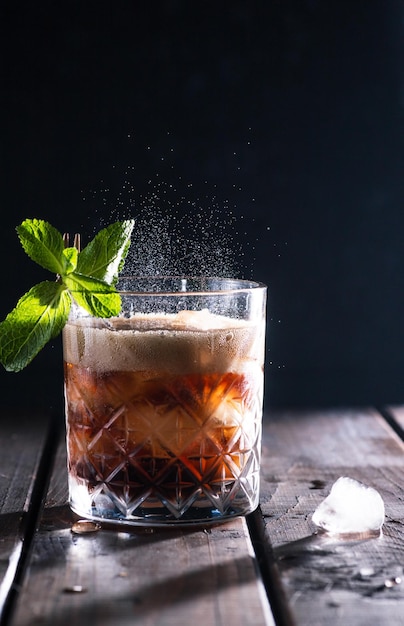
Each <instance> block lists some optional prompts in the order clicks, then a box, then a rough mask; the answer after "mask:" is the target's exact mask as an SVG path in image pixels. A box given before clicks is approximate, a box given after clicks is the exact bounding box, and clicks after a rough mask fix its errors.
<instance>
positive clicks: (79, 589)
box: [63, 585, 87, 593]
mask: <svg viewBox="0 0 404 626" xmlns="http://www.w3.org/2000/svg"><path fill="white" fill-rule="evenodd" d="M86 591H87V589H86V588H85V587H83V586H82V585H72V586H71V587H65V588H64V589H63V593H85V592H86Z"/></svg>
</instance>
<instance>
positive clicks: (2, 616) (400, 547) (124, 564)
mask: <svg viewBox="0 0 404 626" xmlns="http://www.w3.org/2000/svg"><path fill="white" fill-rule="evenodd" d="M403 429H404V408H402V407H385V408H383V409H382V410H379V411H377V410H375V409H339V410H332V409H325V410H315V411H309V410H307V411H304V412H302V411H287V410H285V411H276V412H275V411H272V412H271V411H270V412H269V413H268V414H267V415H266V416H265V418H264V437H263V461H262V472H261V475H262V487H261V504H260V507H259V509H258V510H257V511H256V512H255V513H253V514H252V515H250V516H248V518H247V519H244V518H236V519H234V520H232V521H229V522H226V523H223V524H216V525H214V526H206V527H204V528H203V527H195V528H188V529H185V528H184V529H182V530H180V529H167V530H161V529H141V528H137V529H136V528H135V529H133V530H128V529H126V528H125V529H124V530H123V529H122V528H118V529H117V528H113V527H105V528H102V529H101V530H99V531H97V532H95V533H91V534H77V533H75V532H73V531H72V527H73V524H74V523H75V522H76V521H77V517H76V516H75V515H74V514H73V513H71V512H70V510H69V507H68V506H67V504H66V501H67V481H66V469H65V467H66V466H65V463H66V461H65V451H64V442H63V435H64V433H63V425H62V424H61V420H60V418H59V419H58V418H55V417H51V418H50V419H47V418H45V417H44V416H40V415H35V416H31V415H26V414H25V415H24V414H21V415H16V414H11V413H10V414H4V415H3V416H2V419H1V421H0V445H1V457H0V506H1V512H0V581H1V583H0V626H6V625H7V626H25V625H27V626H28V625H29V626H33V625H35V624H41V625H46V626H51V625H52V626H65V625H68V624H69V626H72V625H73V624H74V626H84V625H86V626H88V624H92V625H95V626H107V625H108V626H121V625H123V626H125V625H129V624H142V625H146V626H148V625H152V626H154V625H161V626H171V625H173V626H174V625H175V626H177V625H181V624H189V623H193V622H194V623H196V620H198V622H200V623H204V624H207V625H208V626H210V625H212V626H217V625H220V626H229V625H231V626H237V625H240V626H245V625H251V626H261V625H273V624H276V625H277V626H291V625H296V626H317V625H318V626H324V625H327V626H333V625H344V626H362V625H366V626H372V625H375V626H382V625H383V626H384V625H386V626H395V625H404V573H403V567H404V542H403V524H404V444H403V442H402V440H403V432H404V431H403ZM340 476H349V477H351V478H355V479H357V480H360V481H361V482H363V483H365V484H366V485H369V486H372V487H374V488H375V489H377V490H378V491H379V493H380V494H381V496H382V498H383V500H384V503H385V510H386V518H385V523H384V526H383V531H382V533H381V535H380V536H378V537H371V538H361V539H358V538H341V537H339V538H338V537H332V536H327V535H326V534H324V533H321V532H317V529H316V527H315V525H314V524H313V522H312V519H311V518H312V514H313V512H314V510H315V509H316V507H317V505H318V504H319V503H320V502H321V501H322V500H323V499H324V498H325V497H326V496H327V495H328V493H329V491H330V488H331V486H332V484H333V483H334V482H335V480H337V479H338V478H339V477H340Z"/></svg>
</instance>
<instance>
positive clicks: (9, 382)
mask: <svg viewBox="0 0 404 626" xmlns="http://www.w3.org/2000/svg"><path fill="white" fill-rule="evenodd" d="M0 10H1V46H2V51H1V59H2V60H1V72H2V74H1V142H2V168H1V207H2V208H1V225H2V226H1V230H0V245H1V254H2V257H1V258H2V272H1V284H2V297H1V300H0V302H1V304H0V313H1V317H4V316H5V315H6V313H7V312H8V311H9V310H10V309H11V308H12V307H13V306H14V304H15V301H16V299H17V298H18V297H19V296H20V295H22V293H23V292H24V291H25V290H26V289H28V288H29V287H30V286H31V284H33V283H34V282H39V280H43V279H45V278H46V277H47V276H45V275H44V273H43V272H42V270H41V269H40V268H39V267H36V266H34V264H33V263H32V262H31V261H30V260H29V259H28V258H27V257H26V256H25V254H24V253H23V251H22V250H21V249H20V246H19V243H18V240H17V237H16V235H15V231H14V227H15V226H16V225H17V224H18V223H20V222H21V221H22V220H23V219H24V218H26V217H39V218H43V219H47V220H49V221H51V222H52V223H53V224H54V225H55V226H56V227H57V228H59V229H60V230H61V231H68V232H75V231H77V230H81V232H82V233H83V235H84V236H86V234H87V232H89V233H91V231H92V230H93V228H94V227H95V228H97V227H98V226H99V223H101V222H102V221H103V220H105V221H106V222H108V221H110V220H109V218H110V216H111V210H112V214H113V209H114V208H115V207H116V202H115V200H116V198H121V199H122V202H123V204H122V205H119V206H120V207H121V208H122V209H123V210H125V208H126V207H127V206H128V201H129V200H128V199H129V196H127V195H126V192H125V193H123V194H122V193H121V192H122V187H123V185H124V184H125V181H126V180H127V178H128V174H127V171H128V167H129V168H130V183H131V185H133V186H134V188H135V190H136V191H135V195H136V194H138V195H139V194H140V195H141V194H142V193H143V191H144V190H145V189H147V181H148V179H149V178H150V177H151V176H152V177H154V180H155V179H156V178H155V177H156V173H157V174H158V173H159V172H161V175H162V176H168V175H169V174H170V175H172V176H173V177H174V179H175V182H176V184H177V187H178V186H180V185H181V184H182V183H184V193H185V190H186V193H187V194H188V198H189V197H190V194H195V197H196V198H204V199H206V197H207V195H209V194H211V193H213V191H212V190H214V193H215V194H217V198H218V200H217V202H218V204H219V206H220V204H221V203H222V202H223V210H224V212H225V213H226V212H228V210H229V207H231V210H232V211H233V214H234V216H235V218H236V219H237V224H238V225H239V226H240V227H238V226H237V229H238V230H239V232H240V235H239V237H241V239H242V245H243V246H244V250H245V256H244V257H243V263H242V265H243V267H244V271H245V274H248V276H254V277H255V278H256V279H258V280H262V281H264V282H265V283H267V284H268V286H269V299H268V310H269V312H268V322H269V328H268V330H269V332H268V353H267V368H266V380H267V382H266V386H267V393H268V396H269V403H270V404H272V405H273V406H280V405H282V406H296V405H297V406H315V405H326V404H328V405H330V404H369V403H377V404H378V403H384V402H391V403H395V402H403V400H404V330H403V323H402V320H403V316H404V297H403V293H404V241H403V222H404V218H403V182H402V165H403V127H402V121H403V100H402V98H403V94H402V90H403V78H402V77H403V65H402V64H403V50H404V43H403V41H404V39H403V35H404V27H403V23H404V22H403V17H404V7H403V3H402V2H400V1H398V0H353V1H352V2H341V0H338V1H336V0H329V1H327V2H324V0H284V1H282V2H281V1H271V0H267V1H266V2H241V1H239V0H233V1H232V2H217V1H216V2H212V1H205V2H199V1H192V2H191V1H187V2H185V1H183V2H181V1H175V0H171V1H169V0H166V1H159V2H130V1H127V2H121V1H119V0H118V1H112V0H111V1H110V2H106V1H103V0H100V1H98V2H86V1H85V0H80V1H74V0H72V1H70V2H65V1H63V0H62V1H61V2H57V3H56V2H43V1H41V0H38V1H37V2H10V1H6V2H3V3H2V8H1V9H0ZM162 157H164V159H165V160H167V159H168V161H169V163H171V164H174V166H175V167H174V169H173V168H171V169H170V168H168V169H167V170H164V167H165V165H164V163H163V161H162ZM173 172H175V174H174V173H173ZM180 180H181V181H182V183H180V182H179V181H180ZM205 181H207V182H205ZM190 182H192V188H191V190H190V188H189V187H188V184H189V183H190ZM105 189H108V190H109V191H108V192H105V193H104V191H103V190H105ZM207 189H208V190H209V191H208V192H207V191H206V190H207ZM120 193H121V195H120ZM204 202H205V200H204ZM197 204H198V203H197ZM190 206H191V205H190ZM198 206H199V204H198ZM118 208H119V207H118ZM163 209H164V206H163ZM132 210H133V211H136V206H135V208H134V209H132ZM164 210H165V209H164ZM190 210H191V211H192V209H190ZM198 210H199V209H198ZM268 227H270V230H269V229H268ZM0 384H1V397H2V399H3V400H2V401H4V403H5V404H6V405H8V404H12V403H15V404H17V405H18V406H27V407H30V406H44V407H48V406H59V404H60V403H61V398H62V368H61V349H60V341H59V340H56V341H55V342H54V343H53V344H52V345H49V346H47V347H46V348H45V350H44V351H43V353H41V355H39V356H38V357H37V359H36V360H35V361H34V362H33V363H32V365H30V366H29V367H28V368H27V370H25V371H24V372H22V373H20V374H9V373H6V372H3V371H2V372H1V373H0Z"/></svg>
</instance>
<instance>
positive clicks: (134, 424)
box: [65, 364, 262, 525]
mask: <svg viewBox="0 0 404 626" xmlns="http://www.w3.org/2000/svg"><path fill="white" fill-rule="evenodd" d="M65 381H66V398H67V400H66V405H67V406H66V408H67V411H66V414H67V435H68V439H67V443H68V456H69V481H70V484H69V487H70V497H71V506H72V508H73V509H74V510H75V511H76V512H77V513H79V514H80V515H83V516H87V517H91V518H93V519H97V518H98V519H110V520H114V521H125V522H128V521H129V522H130V523H132V524H133V523H139V524H141V525H145V524H147V523H150V524H153V525H156V521H157V523H158V521H160V522H161V523H164V524H167V523H170V522H171V523H174V524H175V523H177V522H182V523H183V522H194V523H195V522H198V521H201V522H202V521H206V520H209V519H215V518H219V519H223V518H225V517H227V516H233V515H244V514H247V513H249V512H251V511H252V510H254V509H255V508H256V506H257V504H258V493H259V467H260V446H261V418H262V371H261V375H260V376H258V377H257V376H255V377H254V376H251V375H250V376H246V375H245V374H234V373H225V374H205V375H199V374H194V375H188V376H174V377H168V376H165V377H164V378H158V377H156V376H155V375H153V374H152V373H150V372H149V373H146V372H121V373H116V372H115V373H113V374H111V375H105V374H103V375H101V376H98V375H96V374H94V373H93V372H89V371H88V369H85V368H77V367H74V366H72V365H69V364H66V366H65ZM94 390H96V393H94ZM122 400H124V401H122Z"/></svg>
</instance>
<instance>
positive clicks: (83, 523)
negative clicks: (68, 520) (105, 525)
mask: <svg viewBox="0 0 404 626" xmlns="http://www.w3.org/2000/svg"><path fill="white" fill-rule="evenodd" d="M71 530H72V533H74V534H76V535H87V534H90V533H96V532H97V531H99V530H101V526H100V525H99V524H97V523H96V522H91V521H90V520H85V519H81V520H78V521H77V522H75V523H74V524H73V526H72V529H71Z"/></svg>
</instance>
